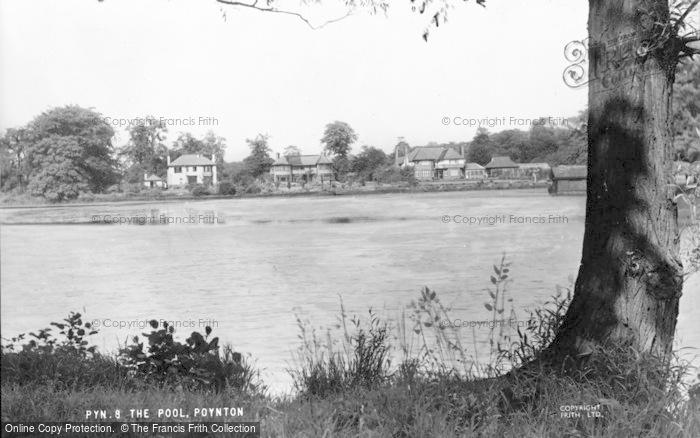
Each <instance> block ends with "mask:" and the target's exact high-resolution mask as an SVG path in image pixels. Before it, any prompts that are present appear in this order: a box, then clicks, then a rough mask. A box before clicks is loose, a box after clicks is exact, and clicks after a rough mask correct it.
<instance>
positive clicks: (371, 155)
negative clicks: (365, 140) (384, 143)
mask: <svg viewBox="0 0 700 438" xmlns="http://www.w3.org/2000/svg"><path fill="white" fill-rule="evenodd" d="M387 161H388V157H387V156H386V153H385V152H384V151H383V150H381V149H378V148H375V147H374V146H362V150H361V151H360V153H359V154H358V155H357V156H356V157H355V159H354V160H353V162H352V171H353V172H355V173H356V174H357V175H358V176H360V177H361V178H362V179H364V180H368V181H373V180H374V176H375V174H376V172H377V171H378V170H379V169H381V168H383V167H384V166H385V165H386V163H387Z"/></svg>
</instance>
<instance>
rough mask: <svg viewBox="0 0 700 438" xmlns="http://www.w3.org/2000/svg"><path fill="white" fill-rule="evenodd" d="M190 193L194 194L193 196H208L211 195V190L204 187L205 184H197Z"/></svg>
mask: <svg viewBox="0 0 700 438" xmlns="http://www.w3.org/2000/svg"><path fill="white" fill-rule="evenodd" d="M190 193H192V196H208V195H211V192H209V189H208V188H207V187H206V186H204V185H203V184H197V185H196V186H194V187H192V189H191V190H190Z"/></svg>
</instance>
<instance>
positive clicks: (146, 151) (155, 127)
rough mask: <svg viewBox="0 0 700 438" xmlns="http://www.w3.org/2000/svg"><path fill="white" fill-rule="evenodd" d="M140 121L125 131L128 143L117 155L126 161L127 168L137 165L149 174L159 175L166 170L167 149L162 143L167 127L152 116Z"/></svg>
mask: <svg viewBox="0 0 700 438" xmlns="http://www.w3.org/2000/svg"><path fill="white" fill-rule="evenodd" d="M142 121H143V123H137V124H133V125H131V126H130V127H129V128H128V129H127V133H128V134H129V142H128V143H127V144H126V146H124V147H122V148H121V149H120V150H119V155H120V156H121V157H123V158H125V159H126V164H127V166H131V165H135V164H137V165H139V166H140V168H142V169H144V170H145V171H147V172H149V173H155V174H158V175H161V174H163V173H164V172H165V171H166V170H167V162H166V155H167V153H168V148H167V147H166V146H165V144H164V143H163V141H165V139H166V133H167V132H168V127H167V125H165V124H164V123H161V119H157V118H155V117H153V116H146V117H144V118H143V119H142Z"/></svg>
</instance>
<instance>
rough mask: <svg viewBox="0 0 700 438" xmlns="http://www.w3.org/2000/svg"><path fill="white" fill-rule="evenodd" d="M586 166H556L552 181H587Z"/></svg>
mask: <svg viewBox="0 0 700 438" xmlns="http://www.w3.org/2000/svg"><path fill="white" fill-rule="evenodd" d="M587 171H588V169H587V168H586V166H556V167H553V168H552V179H586V174H587Z"/></svg>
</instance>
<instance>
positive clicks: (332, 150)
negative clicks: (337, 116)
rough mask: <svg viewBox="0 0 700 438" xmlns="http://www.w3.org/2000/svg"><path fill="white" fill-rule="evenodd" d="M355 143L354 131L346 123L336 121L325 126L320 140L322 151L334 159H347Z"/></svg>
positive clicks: (355, 135)
mask: <svg viewBox="0 0 700 438" xmlns="http://www.w3.org/2000/svg"><path fill="white" fill-rule="evenodd" d="M355 141H357V134H355V130H354V129H352V128H351V127H350V125H348V124H347V123H345V122H340V121H338V120H336V121H335V122H333V123H329V124H327V125H326V130H325V131H324V132H323V138H321V143H323V150H324V151H326V152H328V153H329V154H330V155H332V156H334V157H347V155H348V154H349V153H350V150H351V149H352V144H353V143H355Z"/></svg>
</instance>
